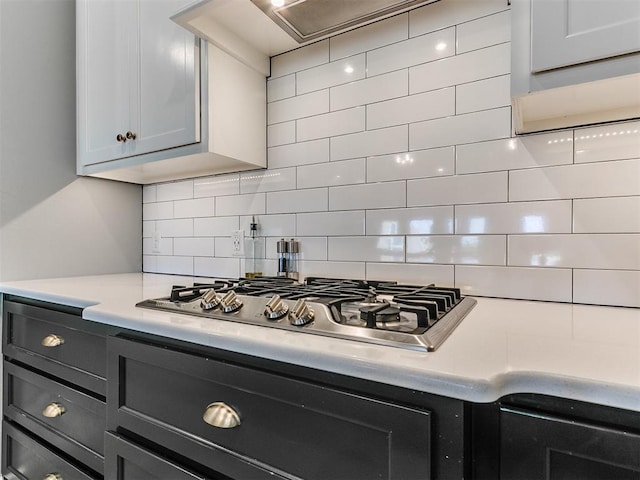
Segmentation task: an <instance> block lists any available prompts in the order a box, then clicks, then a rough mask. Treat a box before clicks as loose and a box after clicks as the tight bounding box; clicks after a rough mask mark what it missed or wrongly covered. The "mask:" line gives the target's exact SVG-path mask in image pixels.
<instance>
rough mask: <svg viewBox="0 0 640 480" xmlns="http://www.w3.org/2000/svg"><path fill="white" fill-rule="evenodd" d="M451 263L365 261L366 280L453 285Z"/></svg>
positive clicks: (441, 285)
mask: <svg viewBox="0 0 640 480" xmlns="http://www.w3.org/2000/svg"><path fill="white" fill-rule="evenodd" d="M453 268H454V267H453V265H424V264H411V263H370V262H369V263H367V280H389V279H390V278H393V279H394V280H395V281H397V282H398V283H404V284H415V285H426V284H429V283H435V284H436V285H438V286H440V287H444V286H449V287H453V286H454V285H453Z"/></svg>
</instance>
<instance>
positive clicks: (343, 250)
mask: <svg viewBox="0 0 640 480" xmlns="http://www.w3.org/2000/svg"><path fill="white" fill-rule="evenodd" d="M328 247H329V256H328V258H329V260H334V261H356V262H358V261H361V262H404V237H402V236H395V237H386V236H385V237H329V238H328Z"/></svg>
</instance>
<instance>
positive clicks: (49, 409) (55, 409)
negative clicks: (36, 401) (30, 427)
mask: <svg viewBox="0 0 640 480" xmlns="http://www.w3.org/2000/svg"><path fill="white" fill-rule="evenodd" d="M66 411H67V409H66V408H64V405H62V404H61V403H57V402H53V403H50V404H49V405H47V406H46V407H44V410H43V411H42V415H44V416H45V417H47V418H56V417H60V416H61V415H63V414H64V412H66Z"/></svg>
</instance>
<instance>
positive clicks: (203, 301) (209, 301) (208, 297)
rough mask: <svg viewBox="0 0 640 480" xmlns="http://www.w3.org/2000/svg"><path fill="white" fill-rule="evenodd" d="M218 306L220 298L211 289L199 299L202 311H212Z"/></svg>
mask: <svg viewBox="0 0 640 480" xmlns="http://www.w3.org/2000/svg"><path fill="white" fill-rule="evenodd" d="M218 305H220V298H219V297H218V295H216V291H215V290H214V289H213V288H210V289H208V290H207V291H206V292H204V295H202V297H200V306H201V307H202V309H203V310H213V309H214V308H216V307H217V306H218Z"/></svg>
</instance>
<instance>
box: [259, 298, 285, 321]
mask: <svg viewBox="0 0 640 480" xmlns="http://www.w3.org/2000/svg"><path fill="white" fill-rule="evenodd" d="M288 312H289V305H287V304H286V303H284V302H283V301H282V299H281V298H280V295H278V294H275V295H274V296H273V297H271V298H270V299H269V301H268V302H267V304H266V305H265V307H264V316H265V317H267V318H268V319H269V320H279V319H281V318H282V317H284V316H285V315H286V314H287V313H288Z"/></svg>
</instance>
